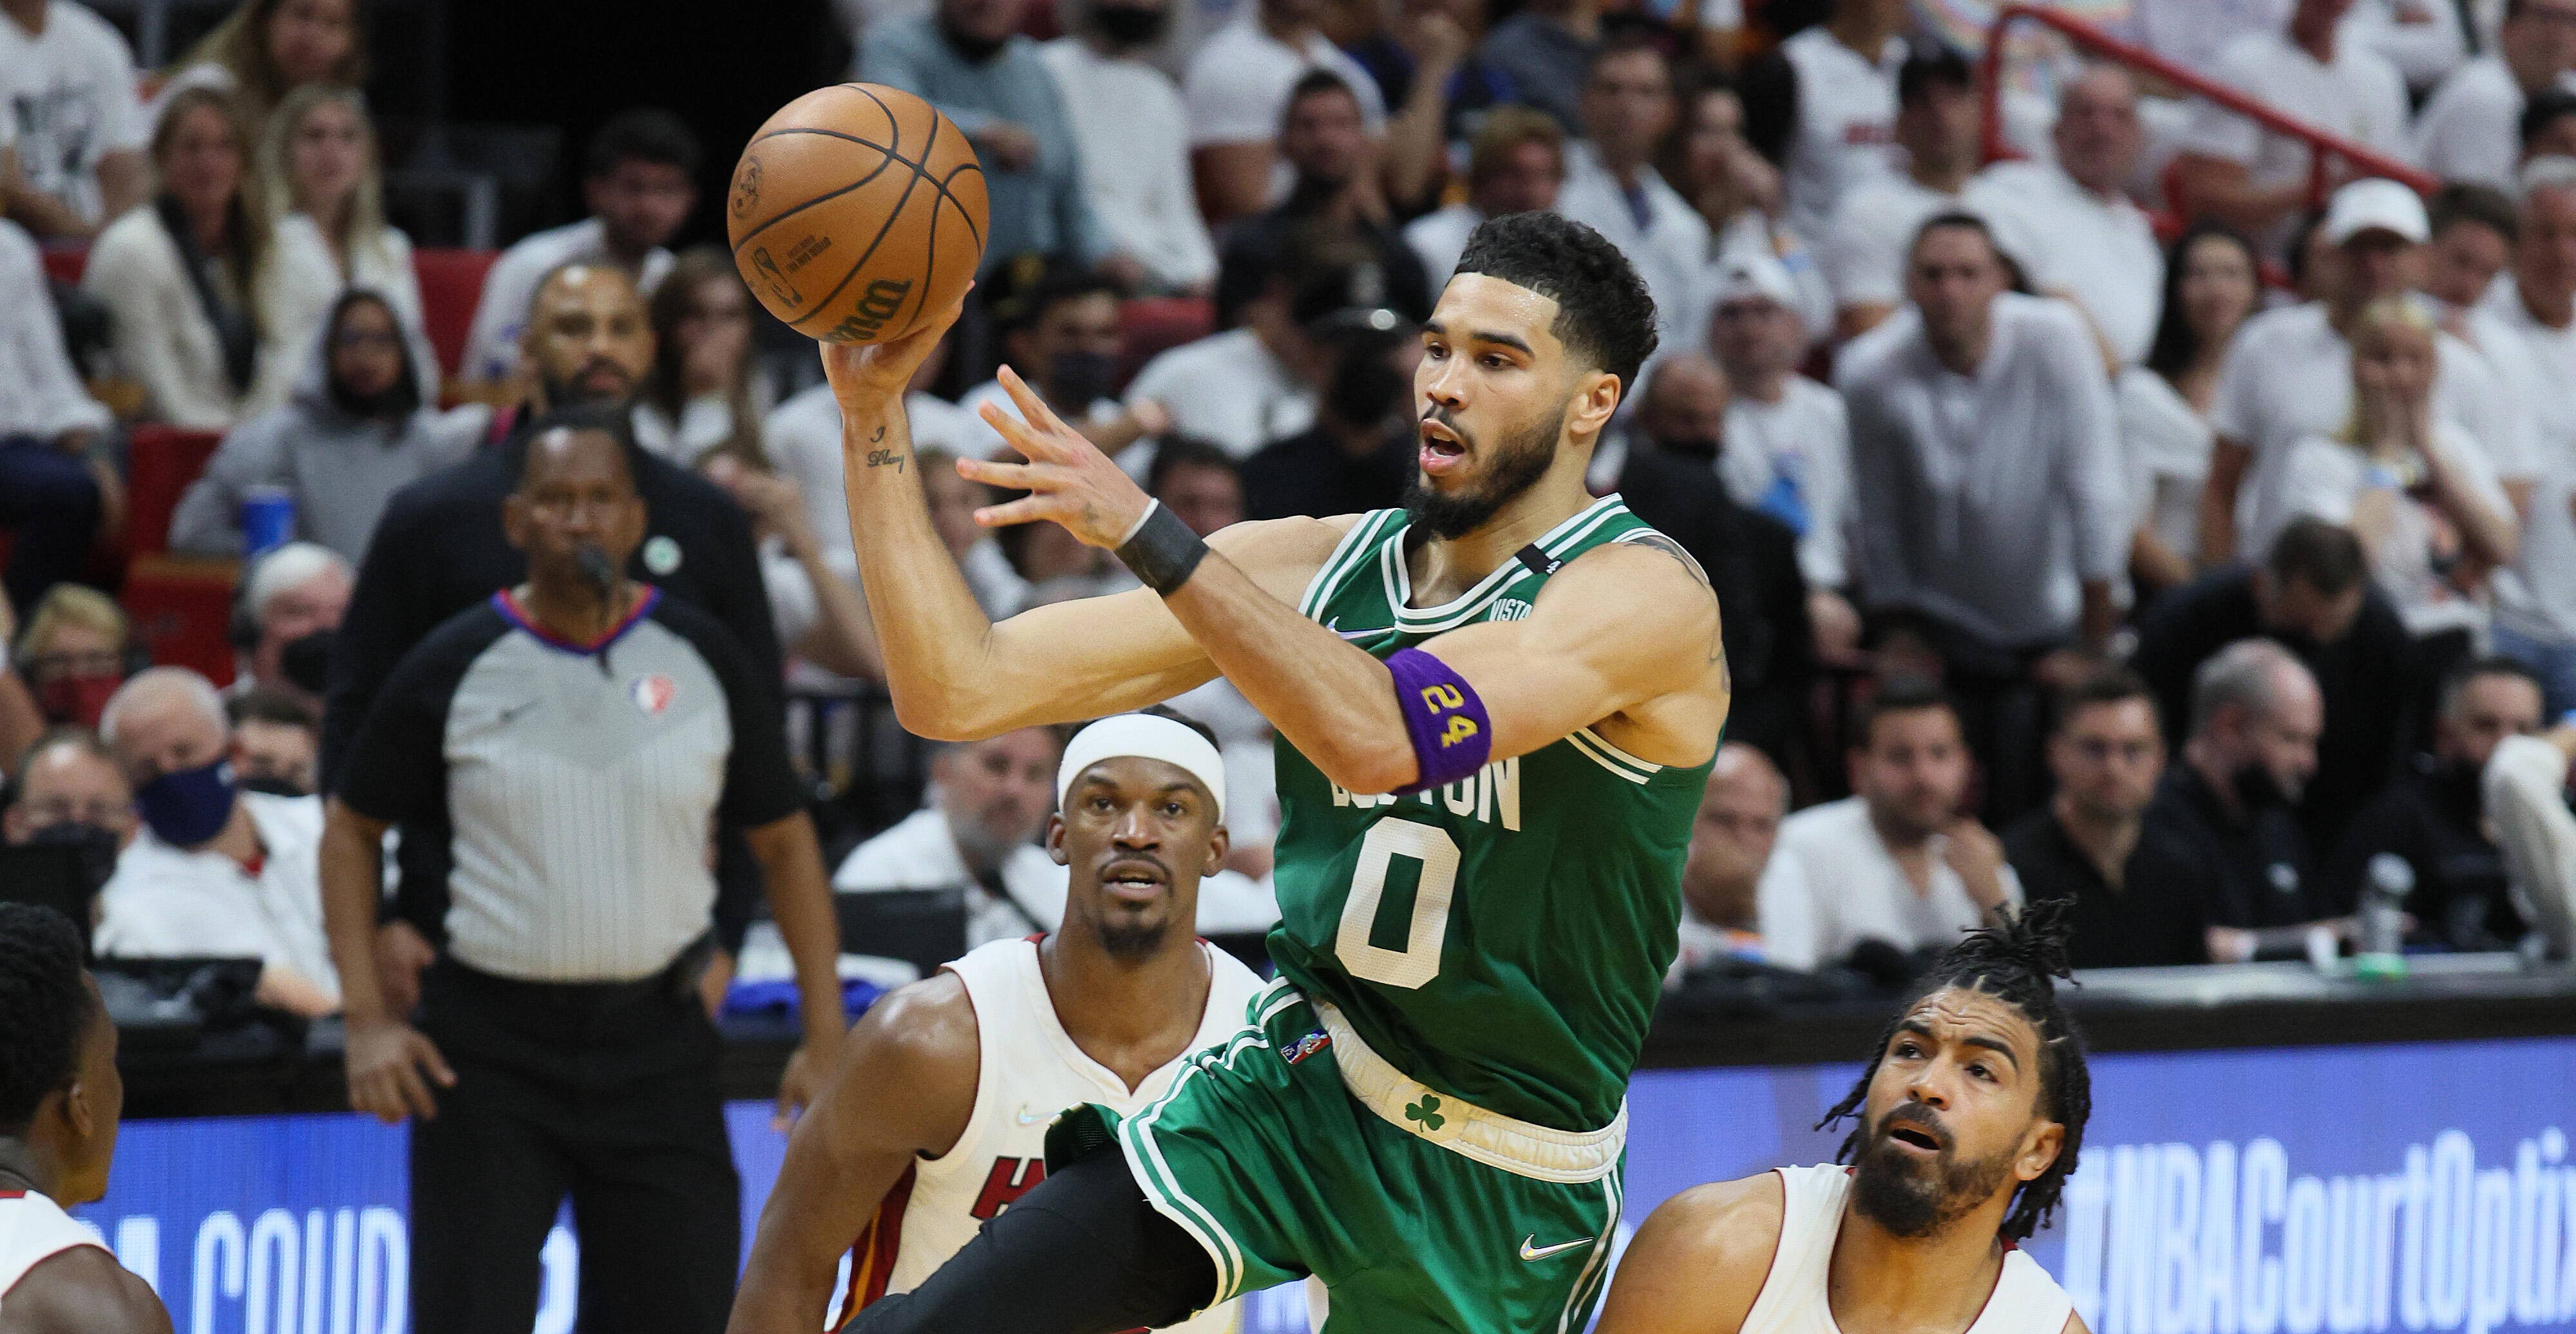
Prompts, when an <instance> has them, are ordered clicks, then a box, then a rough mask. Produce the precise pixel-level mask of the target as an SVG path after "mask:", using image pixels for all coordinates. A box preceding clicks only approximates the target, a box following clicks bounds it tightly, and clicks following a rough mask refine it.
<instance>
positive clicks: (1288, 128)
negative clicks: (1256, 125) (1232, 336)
mask: <svg viewBox="0 0 2576 1334" xmlns="http://www.w3.org/2000/svg"><path fill="white" fill-rule="evenodd" d="M1279 157H1280V160H1281V161H1282V162H1283V163H1285V164H1286V165H1287V166H1288V167H1289V168H1290V169H1291V171H1292V174H1293V181H1292V183H1291V185H1290V187H1289V190H1288V194H1287V197H1286V198H1284V199H1281V200H1280V201H1279V203H1278V204H1277V205H1276V206H1275V207H1272V208H1268V209H1264V210H1262V211H1261V212H1259V213H1256V214H1254V215H1252V216H1251V217H1248V218H1238V219H1236V220H1235V222H1234V224H1233V225H1232V226H1231V227H1228V228H1227V229H1226V237H1225V245H1224V247H1223V248H1222V249H1221V250H1220V251H1219V252H1218V255H1217V277H1216V322H1217V325H1218V327H1220V328H1222V327H1225V326H1228V325H1231V324H1233V323H1234V322H1235V320H1236V319H1237V318H1238V317H1239V316H1240V314H1241V312H1242V309H1243V305H1244V303H1245V302H1246V301H1248V300H1250V299H1251V298H1252V296H1253V295H1254V294H1255V293H1258V292H1259V291H1260V290H1261V289H1262V287H1263V286H1264V285H1265V284H1266V283H1268V281H1269V279H1270V275H1271V274H1272V273H1274V272H1276V271H1277V270H1278V268H1279V266H1280V262H1281V256H1282V255H1283V254H1284V253H1285V252H1286V250H1287V248H1288V244H1289V238H1290V237H1291V236H1292V235H1294V234H1295V233H1297V232H1299V231H1301V230H1312V229H1318V228H1320V229H1323V230H1325V231H1329V232H1332V233H1335V234H1338V235H1340V236H1344V237H1348V238H1350V239H1351V240H1354V241H1357V242H1359V243H1360V244H1362V245H1365V246H1367V247H1368V248H1369V250H1370V251H1372V252H1374V253H1375V255H1376V259H1377V269H1378V273H1379V275H1380V276H1381V277H1382V278H1383V280H1384V282H1385V284H1386V290H1385V293H1384V297H1383V303H1384V304H1386V305H1388V306H1391V307H1393V308H1394V309H1395V310H1396V311H1397V312H1398V313H1400V314H1402V315H1403V316H1404V317H1405V318H1406V319H1410V320H1417V321H1418V320H1425V319H1429V318H1430V317H1431V297H1432V293H1431V284H1430V280H1429V279H1428V278H1427V277H1426V276H1425V275H1424V274H1423V271H1422V264H1421V261H1419V260H1418V259H1416V258H1415V257H1414V253H1413V248H1412V247H1411V246H1409V245H1407V244H1406V243H1405V240H1404V236H1403V233H1401V232H1399V231H1398V230H1396V227H1395V222H1394V219H1393V217H1392V216H1391V215H1390V214H1389V213H1388V212H1387V210H1386V206H1385V203H1384V200H1383V196H1382V195H1381V194H1380V192H1379V188H1378V183H1377V180H1376V178H1375V176H1374V174H1373V173H1372V172H1371V171H1370V168H1369V162H1370V158H1371V149H1370V145H1369V137H1368V133H1367V130H1366V124H1365V121H1364V120H1363V119H1362V116H1361V108H1360V102H1359V95H1358V93H1357V92H1356V91H1355V90H1354V89H1353V88H1352V87H1351V86H1350V84H1348V83H1347V82H1345V81H1343V79H1342V76H1340V75H1339V74H1335V73H1333V72H1332V71H1330V70H1310V71H1308V72H1307V73H1305V74H1302V75H1300V76H1298V79H1297V83H1296V85H1295V86H1294V87H1292V88H1291V89H1289V91H1288V104H1287V109H1286V110H1284V111H1282V112H1281V113H1280V117H1279ZM1372 304H1376V303H1372Z"/></svg>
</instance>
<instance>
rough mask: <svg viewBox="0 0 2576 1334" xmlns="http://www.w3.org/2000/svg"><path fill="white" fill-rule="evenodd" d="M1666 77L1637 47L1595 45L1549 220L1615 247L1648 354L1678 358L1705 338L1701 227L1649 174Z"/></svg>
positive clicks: (1645, 47)
mask: <svg viewBox="0 0 2576 1334" xmlns="http://www.w3.org/2000/svg"><path fill="white" fill-rule="evenodd" d="M1675 110H1676V108H1675V106H1674V103H1673V78H1672V69H1671V67H1670V66H1669V65H1668V64H1666V63H1665V60H1664V55H1663V52H1661V51H1659V50H1656V49H1655V48H1654V47H1653V46H1652V45H1649V44H1648V43H1647V42H1646V41H1645V39H1644V38H1643V37H1640V36H1634V35H1630V36H1623V37H1614V38H1612V39H1610V40H1608V41H1605V42H1603V43H1602V44H1601V46H1600V47H1599V48H1598V49H1597V50H1595V51H1594V52H1593V54H1592V64H1591V66H1590V68H1589V71H1588V72H1587V73H1586V74H1585V76H1584V82H1583V124H1584V129H1585V130H1586V132H1588V133H1589V134H1590V135H1591V136H1592V137H1591V138H1590V139H1589V140H1587V141H1584V142H1579V143H1573V144H1569V145H1567V146H1566V150H1565V188H1564V190H1563V191H1561V192H1560V193H1559V194H1558V195H1557V197H1556V211H1557V212H1559V213H1561V214H1563V215H1565V216H1566V217H1568V218H1571V219H1573V220H1574V221H1576V222H1580V223H1583V224H1585V225H1586V226H1589V227H1590V228H1592V229H1593V230H1594V231H1597V232H1599V233H1601V235H1602V236H1603V237H1605V238H1607V239H1608V240H1609V242H1610V243H1611V244H1612V245H1615V246H1617V247H1619V250H1620V252H1621V253H1623V254H1625V255H1626V256H1627V257H1628V262H1629V263H1630V264H1633V265H1635V266H1636V268H1637V275H1638V276H1639V277H1641V278H1643V279H1645V281H1646V292H1647V295H1649V296H1652V297H1653V298H1654V300H1655V333H1656V338H1657V346H1658V348H1659V349H1660V350H1663V351H1667V352H1680V351H1688V350H1690V349H1693V348H1696V347H1698V346H1699V345H1700V340H1701V339H1702V338H1705V337H1706V336H1707V322H1706V319H1705V317H1704V315H1703V314H1702V307H1703V304H1704V303H1703V299H1702V295H1703V294H1702V291H1701V288H1702V285H1703V283H1704V279H1703V277H1702V273H1701V271H1702V270H1703V269H1704V268H1705V267H1706V266H1707V264H1708V224H1707V223H1706V222H1703V221H1701V220H1700V216H1699V210H1697V209H1695V208H1692V207H1691V206H1690V203H1689V201H1687V200H1685V199H1683V198H1682V197H1681V195H1680V194H1678V193H1676V192H1675V191H1674V190H1673V188H1672V187H1671V186H1669V185H1667V184H1665V183H1664V178H1663V177H1662V176H1660V175H1658V174H1656V172H1655V168H1654V166H1653V158H1654V154H1655V149H1656V147H1657V146H1658V145H1659V144H1661V142H1662V141H1663V138H1664V135H1665V134H1666V133H1667V132H1669V131H1670V130H1671V129H1672V126H1673V115H1674V112H1675Z"/></svg>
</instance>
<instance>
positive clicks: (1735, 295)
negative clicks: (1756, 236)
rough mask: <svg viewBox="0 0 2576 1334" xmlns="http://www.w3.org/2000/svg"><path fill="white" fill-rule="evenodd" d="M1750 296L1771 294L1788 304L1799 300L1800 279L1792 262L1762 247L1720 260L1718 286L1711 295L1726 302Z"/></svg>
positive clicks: (1767, 295) (1722, 302)
mask: <svg viewBox="0 0 2576 1334" xmlns="http://www.w3.org/2000/svg"><path fill="white" fill-rule="evenodd" d="M1748 296H1759V297H1768V298H1769V299H1771V300H1773V301H1777V302H1779V303H1780V304H1781V305H1784V306H1795V305H1797V304H1798V282H1797V280H1796V279H1794V278H1791V277H1790V276H1789V266H1788V265H1785V264H1782V263H1781V262H1780V261H1779V260H1777V259H1774V258H1772V257H1771V256H1769V255H1766V254H1763V253H1762V252H1761V251H1758V250H1748V251H1740V252H1738V253H1735V254H1732V255H1728V256H1726V257H1725V258H1723V259H1720V260H1719V261H1718V262H1717V287H1716V290H1715V294H1714V295H1713V296H1712V297H1711V298H1710V299H1711V302H1712V304H1714V305H1720V306H1723V305H1725V304H1726V303H1727V302H1729V301H1739V300H1742V299H1743V298H1745V297H1748Z"/></svg>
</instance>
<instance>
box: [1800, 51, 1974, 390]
mask: <svg viewBox="0 0 2576 1334" xmlns="http://www.w3.org/2000/svg"><path fill="white" fill-rule="evenodd" d="M1896 83H1897V88H1898V90H1899V92H1898V102H1897V105H1898V110H1897V113H1896V142H1897V143H1898V144H1900V145H1902V146H1903V148H1904V149H1905V152H1906V167H1905V170H1904V171H1902V172H1891V173H1889V174H1887V175H1884V176H1880V177H1876V178H1874V179H1871V180H1868V181H1864V182H1862V183H1861V184H1859V185H1857V186H1855V187H1853V188H1852V189H1851V190H1850V191H1848V192H1846V193H1845V194H1844V195H1843V197H1842V201H1841V202H1840V203H1839V204H1837V205H1836V206H1835V207H1834V214H1833V221H1832V222H1830V223H1829V224H1827V225H1826V228H1825V234H1824V240H1823V242H1822V244H1821V246H1820V247H1819V249H1818V259H1819V262H1820V263H1821V264H1822V265H1823V267H1824V270H1825V281H1826V282H1828V283H1830V284H1832V286H1833V289H1834V308H1835V327H1834V333H1835V335H1836V337H1838V338H1845V339H1848V338H1855V337H1858V336H1859V335H1861V334H1863V333H1866V332H1868V331H1869V330H1870V329H1871V328H1873V327H1875V326H1876V325H1877V324H1878V322H1879V321H1881V320H1884V319H1886V318H1887V317H1888V314H1889V313H1890V312H1892V311H1894V310H1895V309H1896V307H1897V306H1898V305H1899V304H1900V303H1901V302H1902V301H1903V300H1904V299H1905V281H1906V256H1907V255H1908V254H1909V253H1910V252H1911V251H1912V250H1913V247H1914V234H1915V231H1916V229H1918V228H1920V227H1921V226H1922V225H1923V223H1924V220H1925V219H1927V218H1930V217H1932V216H1934V215H1935V214H1940V213H1949V212H1956V211H1958V210H1960V209H1962V208H1963V207H1966V206H1967V201H1966V200H1964V199H1963V198H1962V192H1963V191H1965V190H1966V189H1967V187H1968V180H1969V177H1970V176H1972V175H1973V174H1974V173H1975V172H1976V170H1977V154H1978V144H1979V139H1978V115H1979V112H1978V103H1977V81H1976V75H1975V73H1974V72H1973V71H1971V70H1970V69H1969V68H1968V62H1967V61H1966V60H1965V59H1964V58H1962V57H1961V56H1960V55H1959V53H1958V52H1956V51H1952V50H1949V49H1948V48H1946V47H1945V48H1941V49H1939V50H1935V51H1931V52H1927V53H1921V54H1917V55H1914V56H1911V57H1909V58H1908V59H1907V60H1906V62H1905V66H1904V68H1903V69H1902V70H1901V71H1899V72H1898V74H1897V80H1896Z"/></svg>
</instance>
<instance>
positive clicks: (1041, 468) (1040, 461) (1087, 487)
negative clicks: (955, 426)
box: [957, 366, 1153, 550]
mask: <svg viewBox="0 0 2576 1334" xmlns="http://www.w3.org/2000/svg"><path fill="white" fill-rule="evenodd" d="M999 378H1000V379H1001V382H1002V388H1003V389H1005V390H1007V391H1009V393H1010V395H1011V401H1012V402H1013V403H1016V404H1018V405H1019V408H1020V416H1019V417H1013V416H1012V415H1011V414H1009V413H1007V412H1004V411H1002V406H1001V405H1000V404H998V403H987V404H985V405H984V407H983V418H984V423H985V424H986V425H988V426H990V427H992V428H993V429H994V430H996V431H999V432H1001V433H1002V438H1003V439H1004V440H1007V441H1009V442H1010V445H1011V448H1013V449H1016V450H1018V451H1019V452H1020V455H1021V457H1023V458H1026V459H1027V460H1028V462H1026V463H995V462H992V461H989V460H985V459H959V460H958V461H957V471H958V473H959V474H960V475H962V476H964V477H966V478H967V479H968V480H970V481H977V482H982V483H984V484H985V485H987V486H998V487H1002V488H1004V489H1006V490H1011V491H1026V492H1028V493H1029V494H1028V495H1025V496H1022V497H1020V498H1019V499H1017V500H1014V501H1011V502H1010V503H1008V504H1004V505H987V506H985V507H984V508H982V509H979V510H977V511H975V522H977V523H980V524H982V525H984V526H985V527H987V528H1000V527H1003V526H1005V525H1008V524H1014V523H1028V522H1030V521H1032V520H1036V519H1046V520H1049V521H1051V522H1054V523H1059V524H1062V525H1064V530H1065V531H1066V532H1068V533H1071V534H1073V535H1074V536H1075V537H1078V538H1080V539H1082V542H1083V544H1084V545H1086V546H1094V547H1104V548H1107V549H1110V550H1116V549H1117V547H1118V544H1119V543H1120V542H1122V541H1124V540H1125V539H1126V537H1127V534H1128V532H1129V531H1130V530H1132V529H1134V528H1135V526H1136V521H1137V520H1139V519H1142V518H1144V517H1145V509H1146V507H1147V506H1149V505H1151V504H1152V503H1153V502H1152V501H1151V500H1150V499H1148V498H1147V496H1146V495H1145V489H1144V488H1143V487H1140V486H1138V485H1136V479H1134V478H1132V477H1129V476H1128V475H1127V474H1126V472H1125V471H1123V470H1121V469H1120V468H1119V466H1118V465H1117V464H1115V463H1112V462H1110V461H1109V456H1108V455H1106V454H1103V453H1101V452H1100V447H1099V446H1098V445H1095V444H1093V443H1091V442H1090V441H1089V440H1086V439H1084V438H1083V435H1082V433H1081V432H1080V431H1077V430H1075V429H1073V428H1072V427H1070V426H1067V425H1065V424H1064V419H1063V418H1061V417H1058V416H1056V415H1055V410H1054V409H1052V408H1049V407H1048V406H1047V405H1046V403H1045V401H1044V400H1042V399H1040V398H1039V397H1038V396H1037V391H1035V390H1033V389H1031V388H1029V386H1028V382H1027V381H1025V380H1022V379H1021V378H1020V376H1019V372H1017V371H1014V370H1012V369H1011V368H1010V367H1008V366H1004V367H1003V368H1002V369H1001V372H1000V376H999Z"/></svg>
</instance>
